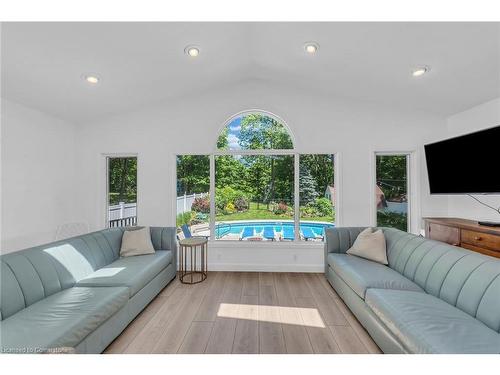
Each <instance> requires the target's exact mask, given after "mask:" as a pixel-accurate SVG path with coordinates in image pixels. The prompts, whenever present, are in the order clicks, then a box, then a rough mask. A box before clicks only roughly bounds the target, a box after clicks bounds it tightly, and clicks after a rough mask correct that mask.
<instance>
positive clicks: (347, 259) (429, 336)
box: [325, 228, 500, 354]
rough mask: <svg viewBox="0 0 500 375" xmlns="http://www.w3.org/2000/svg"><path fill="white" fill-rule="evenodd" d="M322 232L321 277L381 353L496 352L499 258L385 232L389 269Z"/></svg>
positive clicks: (335, 232) (338, 235) (336, 233)
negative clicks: (324, 278) (351, 253)
mask: <svg viewBox="0 0 500 375" xmlns="http://www.w3.org/2000/svg"><path fill="white" fill-rule="evenodd" d="M363 229H365V228H331V229H327V230H326V243H325V275H326V277H327V279H328V281H329V282H330V284H331V285H332V286H333V288H334V289H335V290H336V291H337V293H338V294H339V295H340V297H341V298H342V299H343V300H344V302H345V303H346V304H347V306H348V307H349V308H350V310H351V311H352V312H353V313H354V315H355V316H356V317H357V318H358V320H359V321H360V322H361V324H362V325H363V326H364V327H365V329H366V330H367V331H368V332H369V334H370V335H371V336H372V338H373V339H374V340H375V342H376V343H377V345H378V346H379V347H380V348H381V349H382V351H383V352H384V353H497V354H498V353H500V333H499V332H500V260H499V259H495V258H492V257H489V256H485V255H481V254H478V253H475V252H472V251H468V250H465V249H462V248H459V247H454V246H450V245H447V244H445V243H442V242H437V241H432V240H428V239H425V238H423V237H420V236H415V235H413V234H409V233H406V232H402V231H400V230H396V229H385V228H382V229H383V231H384V235H385V238H386V243H387V257H388V261H389V265H388V266H384V265H382V264H379V263H375V262H372V261H369V260H365V259H362V258H359V257H355V256H352V255H347V254H346V250H348V249H349V248H350V247H351V246H352V244H353V243H354V240H355V239H356V237H357V236H358V234H359V233H360V232H361V231H362V230H363Z"/></svg>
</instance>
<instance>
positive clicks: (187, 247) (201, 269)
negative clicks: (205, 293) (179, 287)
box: [179, 237, 208, 284]
mask: <svg viewBox="0 0 500 375" xmlns="http://www.w3.org/2000/svg"><path fill="white" fill-rule="evenodd" d="M207 247H208V240H207V238H205V237H191V238H185V239H183V240H180V241H179V280H180V281H181V283H183V284H198V283H201V282H202V281H203V280H205V279H206V278H207Z"/></svg>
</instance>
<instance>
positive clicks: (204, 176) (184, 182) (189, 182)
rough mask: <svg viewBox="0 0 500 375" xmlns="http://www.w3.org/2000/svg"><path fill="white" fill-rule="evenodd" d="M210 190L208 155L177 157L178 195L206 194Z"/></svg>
mask: <svg viewBox="0 0 500 375" xmlns="http://www.w3.org/2000/svg"><path fill="white" fill-rule="evenodd" d="M209 190H210V158H209V156H208V155H179V156H177V195H178V196H179V195H182V194H184V193H186V194H193V193H197V194H199V193H206V192H208V191H209Z"/></svg>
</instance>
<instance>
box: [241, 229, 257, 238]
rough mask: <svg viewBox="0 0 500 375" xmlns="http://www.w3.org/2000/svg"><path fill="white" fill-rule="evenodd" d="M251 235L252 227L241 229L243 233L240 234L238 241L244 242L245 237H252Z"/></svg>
mask: <svg viewBox="0 0 500 375" xmlns="http://www.w3.org/2000/svg"><path fill="white" fill-rule="evenodd" d="M253 235H254V233H253V227H245V228H243V232H242V233H241V236H240V241H241V240H244V239H245V238H247V237H253Z"/></svg>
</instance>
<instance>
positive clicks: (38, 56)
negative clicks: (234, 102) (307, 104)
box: [1, 23, 500, 123]
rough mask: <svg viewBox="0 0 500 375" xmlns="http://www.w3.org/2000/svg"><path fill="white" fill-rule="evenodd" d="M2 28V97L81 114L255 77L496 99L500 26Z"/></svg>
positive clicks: (393, 98)
mask: <svg viewBox="0 0 500 375" xmlns="http://www.w3.org/2000/svg"><path fill="white" fill-rule="evenodd" d="M1 37H2V51H1V52H2V54H1V63H2V65H1V69H2V97H4V98H7V99H11V100H14V101H17V102H20V103H22V104H25V105H28V106H31V107H34V108H37V109H40V110H42V111H45V112H48V113H51V114H53V115H55V116H58V117H61V118H63V119H66V120H68V121H72V122H75V123H82V122H85V121H90V120H93V119H97V118H99V117H102V116H106V115H109V114H116V113H121V112H126V111H129V110H131V109H137V108H140V107H141V106H146V105H151V104H154V103H161V102H163V101H165V100H169V99H170V98H173V97H177V96H185V97H186V100H188V99H189V95H191V94H193V95H194V94H196V93H197V92H200V91H202V90H203V91H206V90H210V89H212V88H220V87H224V86H226V85H234V84H238V83H239V82H244V81H251V80H265V81H268V82H269V83H270V84H273V83H276V84H279V85H282V86H284V87H286V86H293V87H295V88H298V89H302V90H304V91H306V92H307V91H313V92H315V93H317V94H319V95H332V96H342V97H347V98H352V99H356V100H366V101H371V102H379V103H381V104H384V105H393V106H397V107H401V108H407V109H415V110H422V111H428V112H432V113H435V114H439V115H443V116H447V115H451V114H454V113H457V112H460V111H462V110H465V109H467V108H470V107H472V106H474V105H477V104H479V103H482V102H485V101H487V100H490V99H493V98H495V97H498V96H500V23H3V24H2V33H1ZM307 41H315V42H317V43H318V44H319V50H318V52H317V53H316V54H307V53H305V51H304V43H305V42H307ZM193 44H194V45H196V46H198V47H199V48H200V54H199V56H198V57H196V58H191V57H189V56H187V55H186V54H185V53H184V49H185V47H186V46H188V45H193ZM419 65H428V66H430V67H431V70H430V72H429V73H428V74H426V75H424V76H422V77H419V78H415V77H413V76H412V75H411V71H412V69H413V68H414V67H416V66H419ZM89 72H91V73H96V74H98V75H99V77H100V78H101V81H100V82H99V84H98V85H95V86H91V85H89V84H88V83H87V82H85V81H84V80H83V79H82V75H83V74H85V73H89Z"/></svg>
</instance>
